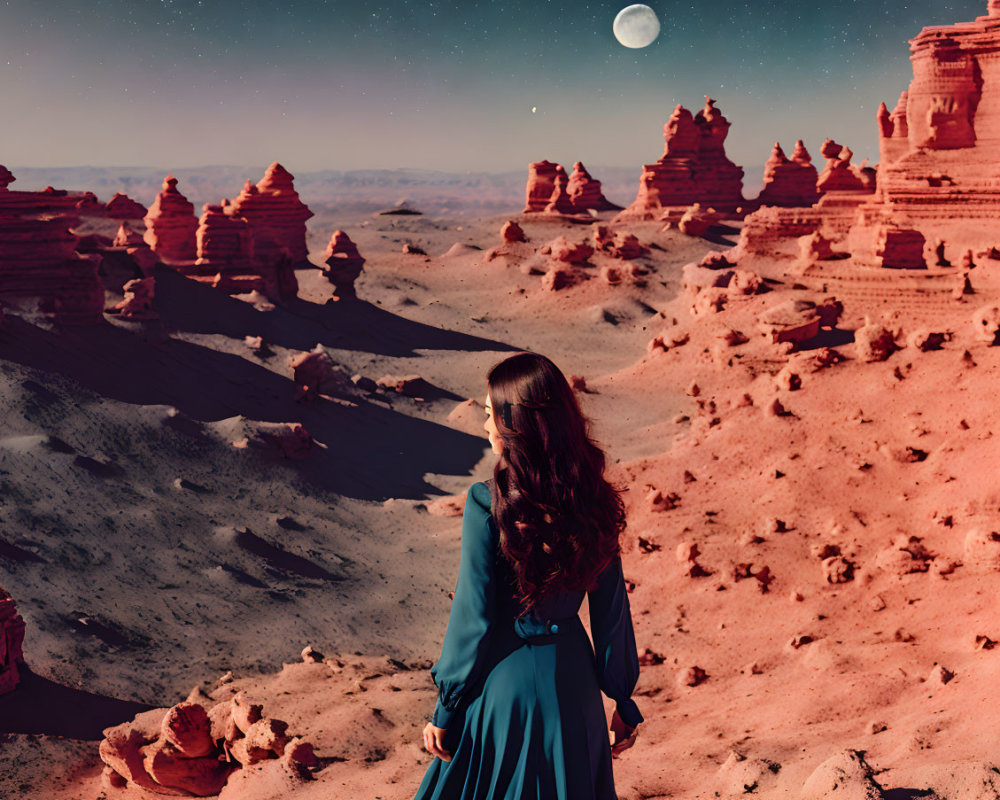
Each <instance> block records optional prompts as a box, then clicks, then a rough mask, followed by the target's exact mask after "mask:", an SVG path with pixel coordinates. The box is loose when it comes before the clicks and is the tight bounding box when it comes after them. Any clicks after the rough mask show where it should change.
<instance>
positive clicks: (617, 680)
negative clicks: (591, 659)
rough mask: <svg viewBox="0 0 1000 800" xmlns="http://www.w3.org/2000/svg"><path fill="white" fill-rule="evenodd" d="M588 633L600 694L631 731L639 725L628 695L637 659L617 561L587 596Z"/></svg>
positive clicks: (635, 677)
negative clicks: (606, 698) (588, 612)
mask: <svg viewBox="0 0 1000 800" xmlns="http://www.w3.org/2000/svg"><path fill="white" fill-rule="evenodd" d="M587 598H588V602H589V607H590V632H591V635H592V636H593V637H594V653H595V655H596V656H597V676H598V683H599V684H600V687H601V691H602V692H604V694H606V695H607V696H608V697H610V698H611V699H612V700H614V701H615V703H616V704H617V707H618V715H619V716H620V717H621V718H622V721H623V722H624V723H625V724H626V725H628V726H630V727H632V728H634V727H635V726H637V725H638V724H639V723H640V722H642V720H643V718H642V714H641V713H640V712H639V707H638V706H637V705H636V704H635V701H634V700H632V691H633V690H634V689H635V684H636V681H638V680H639V655H638V652H637V651H636V647H635V632H634V631H633V629H632V613H631V611H630V610H629V604H628V593H627V592H626V591H625V577H624V575H623V574H622V561H621V558H616V559H615V560H614V561H612V562H611V564H609V565H608V566H607V567H606V568H605V570H604V572H602V573H601V575H600V577H599V578H598V582H597V587H596V588H595V589H593V590H592V591H590V592H588V594H587Z"/></svg>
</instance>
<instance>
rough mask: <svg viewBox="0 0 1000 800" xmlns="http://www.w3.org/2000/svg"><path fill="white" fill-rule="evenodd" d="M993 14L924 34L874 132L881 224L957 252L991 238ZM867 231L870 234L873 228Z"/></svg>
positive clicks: (995, 157) (996, 89) (997, 43)
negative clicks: (903, 83) (902, 86)
mask: <svg viewBox="0 0 1000 800" xmlns="http://www.w3.org/2000/svg"><path fill="white" fill-rule="evenodd" d="M998 19H1000V12H998V11H997V7H996V4H995V3H993V2H991V3H990V6H989V12H988V14H987V15H986V16H982V17H979V18H978V19H976V20H975V21H974V22H960V23H958V24H955V25H942V26H934V27H927V28H924V29H923V30H922V31H921V32H920V33H919V34H918V35H917V36H916V37H914V38H913V39H911V40H910V51H911V56H910V60H911V61H912V63H913V80H912V82H911V83H910V86H909V88H908V89H907V91H905V92H903V93H902V95H900V98H899V103H898V104H897V106H896V109H895V110H894V111H893V112H892V114H891V115H890V117H891V121H892V123H893V126H892V128H891V130H888V129H887V128H886V126H880V134H881V136H880V140H879V149H880V163H879V175H878V181H879V192H880V195H881V197H882V198H883V200H884V209H885V212H886V213H887V214H888V217H887V220H883V221H890V222H891V224H893V225H895V226H898V227H902V228H911V229H916V230H920V231H921V232H922V233H923V234H924V235H925V237H926V238H928V239H936V238H942V237H943V238H947V239H948V241H949V243H952V242H953V243H954V245H955V247H956V248H958V249H961V248H964V247H973V248H975V249H988V248H989V247H990V246H993V245H994V244H996V242H997V241H998V240H1000V214H998V210H1000V181H998V180H997V170H996V164H997V163H998V162H1000V58H998V57H1000V26H998V25H997V22H998ZM875 230H876V231H877V229H875Z"/></svg>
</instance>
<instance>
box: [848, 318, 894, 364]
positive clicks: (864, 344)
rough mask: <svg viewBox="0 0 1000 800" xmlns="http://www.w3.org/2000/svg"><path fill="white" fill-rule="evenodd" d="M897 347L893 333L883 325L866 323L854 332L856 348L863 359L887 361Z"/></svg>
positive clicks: (856, 351)
mask: <svg viewBox="0 0 1000 800" xmlns="http://www.w3.org/2000/svg"><path fill="white" fill-rule="evenodd" d="M896 349H897V348H896V341H895V339H894V338H893V336H892V333H890V332H889V331H888V330H886V329H885V328H884V327H883V326H881V325H875V324H868V325H864V326H862V327H860V328H858V329H857V330H856V331H855V332H854V350H855V353H857V356H858V358H859V359H860V360H861V361H866V362H868V363H872V362H875V361H885V360H886V359H887V358H888V357H889V356H891V355H892V354H893V353H894V352H895V351H896Z"/></svg>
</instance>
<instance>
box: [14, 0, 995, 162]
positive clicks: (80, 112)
mask: <svg viewBox="0 0 1000 800" xmlns="http://www.w3.org/2000/svg"><path fill="white" fill-rule="evenodd" d="M629 2H631V0H614V2H606V1H599V2H594V1H593V0H517V1H516V2H501V0H494V1H493V2H491V1H490V0H461V2H455V1H452V2H446V1H445V0H426V1H425V2H413V0H395V1H394V2H393V1H391V0H364V1H362V2H358V0H280V1H278V0H275V1H274V2H270V3H262V2H256V0H250V2H235V0H0V98H2V101H0V102H2V107H3V132H2V134H0V143H2V148H0V163H4V164H8V165H22V166H80V165H94V166H104V165H149V166H161V167H164V168H168V169H169V168H179V167H190V166H198V165H205V164H240V165H242V164H267V163H269V162H271V161H274V160H280V161H281V162H282V163H283V164H285V165H286V166H287V167H288V168H289V169H290V170H291V171H292V172H293V173H294V172H296V171H309V170H319V169H365V168H380V167H384V168H395V167H415V168H424V169H442V170H448V171H489V172H502V171H507V170H519V169H524V168H526V166H527V164H528V162H530V161H535V160H540V159H542V158H548V159H550V160H555V161H559V162H562V163H566V164H572V162H573V161H575V160H582V161H583V162H584V163H585V164H587V165H588V166H601V165H608V166H610V165H614V166H636V167H638V166H639V165H641V164H642V163H644V162H651V161H655V160H656V158H658V157H659V156H660V154H661V153H662V149H663V134H662V129H663V123H664V122H666V120H667V118H668V117H669V115H670V112H671V110H672V109H673V107H674V106H675V105H676V104H677V103H682V104H683V105H685V106H687V107H689V108H691V109H692V111H696V110H697V109H698V108H700V107H701V105H702V104H703V95H705V94H710V95H711V96H712V97H714V98H716V100H717V101H718V106H719V108H720V109H721V110H722V111H723V113H724V114H725V115H726V116H727V117H728V119H729V121H730V122H731V123H732V129H731V131H730V135H729V140H728V143H727V148H728V152H729V155H730V157H731V158H732V159H733V160H734V161H736V163H738V164H745V165H758V164H761V163H763V162H764V160H765V159H766V158H767V155H768V153H769V152H770V148H771V146H772V145H773V143H774V141H775V140H776V139H780V140H781V142H782V144H783V145H785V146H786V148H787V149H791V146H792V145H793V144H794V140H795V139H796V138H802V139H804V140H805V142H806V144H807V146H808V147H809V148H810V150H811V151H812V153H813V155H814V157H816V158H817V159H818V158H819V152H818V151H819V144H820V143H821V142H822V140H823V138H824V137H826V136H830V137H832V138H834V139H836V140H837V141H838V142H841V143H842V144H847V145H849V146H850V147H851V148H852V149H853V150H854V151H855V153H856V154H857V156H858V159H860V158H862V157H864V156H870V157H873V158H872V160H873V161H874V160H876V159H875V158H874V156H875V155H876V136H875V123H874V114H875V110H876V108H877V107H878V104H879V102H880V101H882V100H884V101H885V102H886V103H887V104H888V105H889V106H890V107H892V105H894V104H895V101H896V98H897V97H898V95H899V92H900V91H901V90H902V89H904V88H905V87H906V85H907V83H908V82H909V79H910V75H911V71H910V63H909V58H908V56H909V50H908V46H907V39H909V38H911V37H912V36H914V35H916V34H917V33H918V32H919V30H920V29H921V27H923V26H924V25H933V24H949V23H953V22H958V21H966V20H971V19H974V18H975V17H977V16H981V15H983V14H985V13H986V0H882V1H881V2H872V0H825V2H822V3H813V2H807V1H806V0H745V1H744V2H735V3H728V4H722V3H719V2H715V3H713V2H709V1H708V0H703V1H702V2H691V0H648V4H649V5H651V6H652V7H653V8H654V9H655V11H656V12H657V14H658V15H659V18H660V22H661V25H662V31H661V34H660V37H659V39H657V41H656V42H654V43H653V44H652V45H651V46H649V47H647V48H645V49H643V50H630V49H627V48H625V47H622V46H621V45H620V44H618V42H617V41H616V40H615V38H614V36H613V34H612V32H611V24H612V21H613V20H614V17H615V14H616V13H617V12H618V11H619V9H621V8H622V7H623V6H625V5H628V3H629ZM533 107H535V108H536V109H537V111H536V112H535V113H532V108H533ZM597 177H600V175H598V176H597Z"/></svg>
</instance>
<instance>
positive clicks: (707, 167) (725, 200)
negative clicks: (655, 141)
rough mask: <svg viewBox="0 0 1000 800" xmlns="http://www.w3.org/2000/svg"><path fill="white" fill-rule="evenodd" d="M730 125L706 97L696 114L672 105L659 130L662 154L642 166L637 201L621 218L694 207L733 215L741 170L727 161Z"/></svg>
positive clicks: (740, 195) (740, 197)
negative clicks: (671, 110)
mask: <svg viewBox="0 0 1000 800" xmlns="http://www.w3.org/2000/svg"><path fill="white" fill-rule="evenodd" d="M729 127H730V123H729V121H728V120H727V119H726V118H725V117H724V116H723V115H722V112H720V111H719V110H718V109H717V108H716V107H715V101H714V100H712V99H711V98H708V97H706V98H705V107H704V108H703V109H702V110H701V111H699V112H698V114H697V115H692V114H691V112H690V111H688V110H687V109H686V108H684V107H683V106H677V107H676V108H675V109H674V112H673V114H671V116H670V119H669V120H668V121H667V123H666V125H664V127H663V136H664V140H665V147H664V151H663V155H662V156H660V158H659V159H658V160H657V162H656V163H655V164H646V165H645V166H644V167H643V171H642V175H641V176H640V178H639V192H638V194H637V196H636V199H635V201H634V202H633V203H632V205H630V206H629V207H628V208H627V209H625V211H623V212H622V215H623V216H627V217H639V218H643V219H654V218H657V217H659V215H660V213H661V209H663V208H664V207H667V206H690V205H692V204H693V203H701V204H702V205H703V206H706V207H709V206H711V207H712V208H715V209H717V210H719V211H735V210H736V208H737V207H739V206H741V205H742V204H743V170H742V169H741V168H740V167H738V166H736V165H735V164H733V162H732V161H730V160H729V159H728V158H727V157H726V151H725V140H726V136H727V135H728V133H729Z"/></svg>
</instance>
